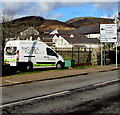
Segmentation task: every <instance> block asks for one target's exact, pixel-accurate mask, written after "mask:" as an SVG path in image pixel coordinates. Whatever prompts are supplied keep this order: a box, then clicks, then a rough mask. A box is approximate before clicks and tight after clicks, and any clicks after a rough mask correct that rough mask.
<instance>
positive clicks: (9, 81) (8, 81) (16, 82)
mask: <svg viewBox="0 0 120 115" xmlns="http://www.w3.org/2000/svg"><path fill="white" fill-rule="evenodd" d="M4 81H5V82H9V83H10V82H12V83H19V82H16V81H11V80H4Z"/></svg>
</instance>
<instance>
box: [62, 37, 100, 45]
mask: <svg viewBox="0 0 120 115" xmlns="http://www.w3.org/2000/svg"><path fill="white" fill-rule="evenodd" d="M62 37H63V38H64V39H65V40H67V41H68V42H69V43H71V44H80V43H81V44H82V43H83V44H99V43H100V40H99V39H97V38H81V37H76V38H75V37H70V36H62Z"/></svg>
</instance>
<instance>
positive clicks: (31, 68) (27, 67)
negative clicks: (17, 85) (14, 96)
mask: <svg viewBox="0 0 120 115" xmlns="http://www.w3.org/2000/svg"><path fill="white" fill-rule="evenodd" d="M32 70H33V64H32V63H29V64H27V65H26V71H32Z"/></svg>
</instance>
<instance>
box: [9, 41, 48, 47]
mask: <svg viewBox="0 0 120 115" xmlns="http://www.w3.org/2000/svg"><path fill="white" fill-rule="evenodd" d="M10 43H15V44H19V43H42V44H44V45H45V46H48V45H47V44H46V43H44V42H42V41H30V40H15V41H8V42H7V44H10ZM48 47H49V46H48Z"/></svg>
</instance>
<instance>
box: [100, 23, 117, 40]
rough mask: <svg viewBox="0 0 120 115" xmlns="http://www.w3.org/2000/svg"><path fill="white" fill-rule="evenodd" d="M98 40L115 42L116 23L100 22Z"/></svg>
mask: <svg viewBox="0 0 120 115" xmlns="http://www.w3.org/2000/svg"><path fill="white" fill-rule="evenodd" d="M100 42H117V24H100Z"/></svg>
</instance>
